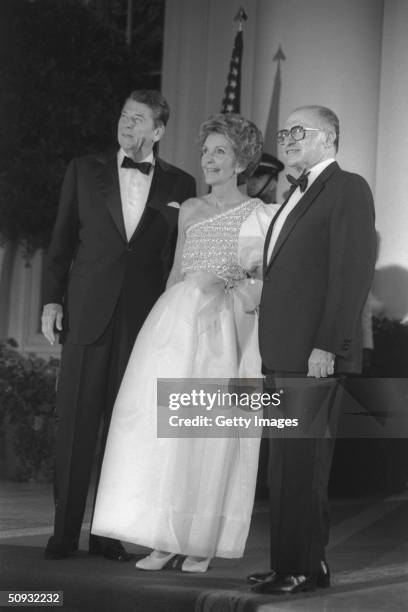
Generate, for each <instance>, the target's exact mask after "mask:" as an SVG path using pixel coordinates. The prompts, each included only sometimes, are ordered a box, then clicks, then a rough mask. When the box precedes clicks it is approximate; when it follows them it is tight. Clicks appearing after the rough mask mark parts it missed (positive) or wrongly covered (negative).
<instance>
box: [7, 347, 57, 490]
mask: <svg viewBox="0 0 408 612" xmlns="http://www.w3.org/2000/svg"><path fill="white" fill-rule="evenodd" d="M16 347H17V344H16V343H15V342H14V341H13V340H9V341H8V342H2V343H0V427H1V428H2V429H4V428H5V426H6V425H7V424H9V425H11V431H12V432H13V444H14V448H15V452H16V456H17V459H18V464H19V465H18V468H17V473H16V475H15V476H16V479H17V480H21V481H30V480H38V481H47V482H48V481H50V480H51V479H52V473H53V467H54V452H55V435H54V434H55V387H56V380H57V372H58V367H59V361H58V360H57V359H50V360H49V361H46V360H45V359H42V358H41V357H37V356H35V355H22V354H21V353H19V352H18V351H17V350H16Z"/></svg>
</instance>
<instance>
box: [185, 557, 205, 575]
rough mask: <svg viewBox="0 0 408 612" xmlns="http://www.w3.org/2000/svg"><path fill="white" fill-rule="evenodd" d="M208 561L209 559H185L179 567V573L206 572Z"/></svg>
mask: <svg viewBox="0 0 408 612" xmlns="http://www.w3.org/2000/svg"><path fill="white" fill-rule="evenodd" d="M210 561H211V557H191V556H190V557H186V558H185V559H184V561H183V565H182V566H181V571H182V572H190V573H193V572H194V573H198V572H206V571H207V569H208V566H209V564H210Z"/></svg>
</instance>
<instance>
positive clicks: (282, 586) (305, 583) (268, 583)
mask: <svg viewBox="0 0 408 612" xmlns="http://www.w3.org/2000/svg"><path fill="white" fill-rule="evenodd" d="M316 582H317V574H309V575H306V574H296V575H295V574H277V575H276V576H275V577H274V578H272V579H270V580H269V579H266V580H265V581H264V582H261V583H259V584H256V585H255V586H253V587H252V589H251V590H252V591H254V593H263V594H267V595H286V594H289V595H295V594H296V593H301V592H304V591H314V590H315V589H316V586H317V585H316Z"/></svg>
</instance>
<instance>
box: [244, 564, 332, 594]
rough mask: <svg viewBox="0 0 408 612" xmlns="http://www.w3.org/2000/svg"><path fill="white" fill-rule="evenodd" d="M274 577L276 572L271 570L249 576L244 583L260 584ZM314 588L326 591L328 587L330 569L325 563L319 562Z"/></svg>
mask: <svg viewBox="0 0 408 612" xmlns="http://www.w3.org/2000/svg"><path fill="white" fill-rule="evenodd" d="M275 576H276V572H275V571H274V570H271V571H269V572H259V573H258V574H250V575H249V576H247V579H246V581H247V582H249V584H261V583H262V582H265V580H272V579H273V578H274V577H275ZM316 586H317V587H319V588H320V589H328V588H329V586H330V569H329V565H328V563H327V561H325V560H323V561H320V570H319V573H318V574H317V578H316Z"/></svg>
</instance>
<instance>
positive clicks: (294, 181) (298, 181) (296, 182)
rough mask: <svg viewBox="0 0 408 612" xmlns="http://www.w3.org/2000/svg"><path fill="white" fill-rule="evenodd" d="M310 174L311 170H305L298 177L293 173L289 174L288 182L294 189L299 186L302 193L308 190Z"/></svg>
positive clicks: (287, 176)
mask: <svg viewBox="0 0 408 612" xmlns="http://www.w3.org/2000/svg"><path fill="white" fill-rule="evenodd" d="M309 174H310V172H304V171H303V172H302V174H301V175H300V176H299V177H298V178H295V177H294V176H292V175H291V174H287V175H286V178H287V179H288V182H289V183H290V184H291V185H292V186H293V188H294V189H296V187H299V188H300V191H301V193H303V192H304V191H306V187H307V183H308V178H307V177H308V176H309Z"/></svg>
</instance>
